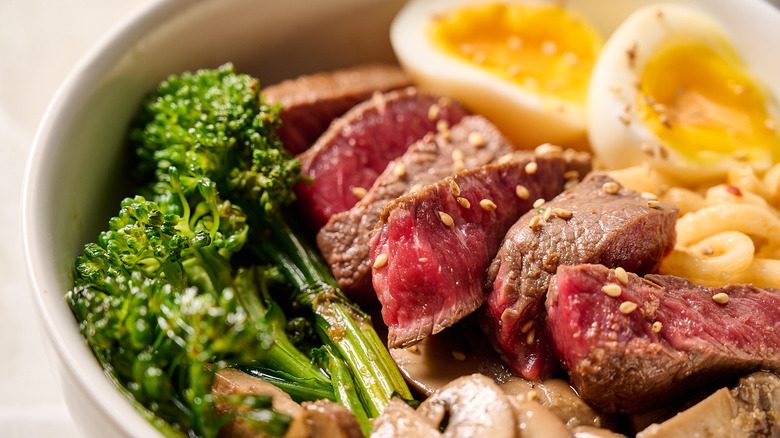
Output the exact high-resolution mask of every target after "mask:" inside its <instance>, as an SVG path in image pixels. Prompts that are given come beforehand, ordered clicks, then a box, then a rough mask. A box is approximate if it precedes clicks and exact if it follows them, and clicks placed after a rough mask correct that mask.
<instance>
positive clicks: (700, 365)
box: [546, 264, 780, 412]
mask: <svg viewBox="0 0 780 438" xmlns="http://www.w3.org/2000/svg"><path fill="white" fill-rule="evenodd" d="M627 278H628V280H627V281H625V278H624V279H623V280H624V281H623V282H621V281H620V280H618V279H617V278H616V276H615V271H614V270H611V269H609V268H607V267H605V266H603V265H595V264H586V265H579V266H561V267H560V268H558V272H557V273H556V275H555V276H554V277H553V278H552V280H551V282H550V290H549V292H548V295H547V302H546V307H547V315H548V316H547V330H548V332H549V333H550V339H551V341H552V342H551V344H552V346H553V350H554V351H555V354H556V355H557V356H558V358H560V360H561V363H562V364H563V366H564V368H565V369H566V370H568V372H569V376H570V381H571V383H572V384H573V385H574V387H575V388H576V389H577V392H578V393H579V394H580V396H581V397H582V398H583V399H584V400H586V401H587V402H589V403H592V404H594V405H596V406H598V407H600V408H601V409H603V410H604V411H606V412H638V411H646V410H648V409H653V408H657V407H659V406H663V405H665V404H669V402H670V401H672V400H673V399H674V397H675V396H678V395H680V394H681V393H683V392H687V391H692V390H694V389H696V388H697V387H700V386H701V385H704V384H726V383H727V382H728V379H731V378H734V377H738V376H741V375H744V374H747V373H750V372H752V371H758V370H769V371H774V372H779V371H780V290H778V289H773V288H766V289H760V288H757V287H754V286H752V285H746V284H732V285H728V286H724V287H719V288H710V287H705V286H702V285H698V284H693V283H691V282H690V281H688V280H686V279H684V278H680V277H675V276H672V275H647V276H645V277H644V278H641V277H639V276H637V275H635V274H631V273H629V274H628V276H627ZM605 285H617V286H619V287H620V289H619V295H617V296H614V297H613V296H610V295H608V294H606V293H604V292H603V290H602V288H603V287H604V286H605ZM720 293H724V294H726V295H728V297H729V299H728V300H727V301H726V302H725V303H723V304H720V303H718V302H717V301H716V300H715V299H713V297H714V296H715V295H717V294H720ZM613 295H615V294H613ZM626 302H630V303H634V304H636V307H635V308H634V306H633V305H632V306H630V307H628V308H626V305H624V306H623V310H622V311H621V304H622V303H626ZM631 308H634V309H633V310H632V311H627V310H630V309H631Z"/></svg>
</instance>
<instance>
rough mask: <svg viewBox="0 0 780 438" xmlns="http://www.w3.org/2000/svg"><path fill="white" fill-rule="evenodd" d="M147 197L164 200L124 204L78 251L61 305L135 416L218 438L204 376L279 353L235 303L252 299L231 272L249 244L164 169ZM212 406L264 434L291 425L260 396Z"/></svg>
mask: <svg viewBox="0 0 780 438" xmlns="http://www.w3.org/2000/svg"><path fill="white" fill-rule="evenodd" d="M154 189H155V192H156V193H160V194H164V195H161V196H158V197H157V199H156V200H155V201H152V200H147V199H146V198H144V197H143V196H136V197H134V198H128V199H125V200H124V201H122V204H121V210H120V211H119V214H118V215H117V216H116V217H114V218H112V219H111V220H110V221H109V229H108V230H107V231H105V232H103V233H101V234H100V236H99V239H98V242H97V243H90V244H87V245H86V246H85V248H84V253H83V254H82V255H81V256H79V257H78V258H77V260H76V278H75V287H74V289H73V290H71V291H69V292H68V293H67V294H66V298H67V300H68V302H69V304H70V306H71V308H72V310H73V312H74V314H75V315H76V317H77V319H78V321H79V325H80V328H81V331H82V332H83V333H84V335H85V336H86V338H87V340H88V341H89V344H90V346H91V347H92V349H93V350H94V351H95V354H96V356H97V358H98V359H99V361H100V362H101V364H102V365H103V366H104V367H105V368H106V370H107V371H108V374H109V375H110V376H111V377H112V379H113V380H114V381H115V382H116V383H118V384H119V385H121V388H122V391H123V392H124V393H125V394H128V395H131V396H132V398H133V399H134V400H133V401H134V405H135V406H136V407H137V408H138V409H139V410H140V411H141V412H142V414H143V415H144V417H146V418H148V419H150V420H152V423H153V424H154V425H155V426H157V427H158V429H160V431H161V432H163V433H164V434H165V435H166V436H177V435H181V434H185V435H190V434H195V435H198V436H216V433H217V431H218V430H219V428H220V426H221V425H222V424H223V423H224V421H227V420H228V419H229V418H230V417H222V418H217V415H216V411H215V402H216V401H217V400H215V397H213V396H212V395H211V394H210V389H211V382H212V378H213V374H214V373H215V372H216V371H218V370H219V369H221V368H223V367H225V366H227V365H229V364H235V363H239V364H241V363H245V364H248V363H253V362H254V361H255V360H258V359H262V358H263V357H265V356H267V355H268V354H269V353H271V352H272V351H273V349H274V345H276V344H275V339H274V336H273V333H274V331H273V330H272V328H271V325H272V324H273V323H272V322H269V320H268V319H266V318H264V317H262V315H260V316H258V315H256V314H254V312H252V315H250V312H248V309H247V308H246V307H244V305H242V303H241V299H240V297H241V296H242V295H251V296H256V295H257V294H258V290H257V287H256V281H255V275H256V273H255V271H254V270H253V269H245V270H235V269H233V267H232V266H231V263H230V258H231V257H232V256H233V255H234V254H236V253H237V252H238V251H239V250H241V248H242V247H243V246H244V244H245V242H246V240H247V235H248V227H247V225H246V215H245V214H244V213H243V211H242V210H241V209H240V208H238V207H237V206H235V205H233V204H231V203H230V202H227V201H222V200H220V199H219V198H218V196H217V194H216V191H215V187H214V184H213V183H212V182H211V181H210V180H208V179H206V178H199V179H191V180H189V181H188V185H187V187H186V188H185V187H183V186H182V184H181V182H180V181H179V178H178V175H177V172H175V171H173V172H172V173H171V175H170V178H168V181H167V182H160V183H158V184H157V185H155V187H154ZM185 192H187V195H186V196H185ZM220 401H222V402H225V403H234V404H238V405H240V406H243V407H244V408H245V409H246V410H245V411H243V413H242V414H241V416H242V417H246V418H247V421H250V422H251V423H252V424H255V425H257V426H258V427H262V428H263V429H265V430H267V431H269V433H276V434H281V433H283V432H284V430H286V428H287V425H288V424H289V422H290V420H291V419H290V418H289V417H287V416H285V415H281V414H279V413H276V412H274V411H273V410H272V409H271V408H270V404H269V401H268V400H262V398H256V397H255V398H248V397H245V398H233V399H230V400H220ZM159 419H162V420H164V422H162V421H159ZM258 419H263V421H258Z"/></svg>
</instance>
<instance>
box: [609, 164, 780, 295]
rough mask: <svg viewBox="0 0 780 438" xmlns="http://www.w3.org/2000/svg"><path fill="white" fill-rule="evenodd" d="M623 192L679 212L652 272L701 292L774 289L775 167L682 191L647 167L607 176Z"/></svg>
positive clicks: (779, 259) (778, 183)
mask: <svg viewBox="0 0 780 438" xmlns="http://www.w3.org/2000/svg"><path fill="white" fill-rule="evenodd" d="M609 173H610V175H611V176H612V177H613V178H615V179H616V180H617V181H619V182H620V183H621V184H622V185H623V186H625V187H628V188H631V189H633V190H637V191H640V192H643V193H645V194H646V196H647V197H657V199H659V200H661V201H664V202H668V203H670V204H674V205H676V206H678V207H679V208H680V218H679V220H678V221H677V226H676V231H677V245H676V246H675V248H674V250H673V251H672V252H671V253H670V254H669V255H668V256H667V257H665V258H664V260H663V261H662V262H661V265H660V266H659V268H658V271H659V273H661V274H672V275H677V276H681V277H686V278H689V279H690V280H691V281H693V282H695V283H701V284H703V285H705V286H722V285H726V284H729V283H753V284H755V285H756V286H759V287H778V288H780V214H778V198H779V196H778V195H779V194H780V164H778V165H775V166H774V167H772V168H771V169H769V170H768V171H767V172H766V173H764V174H763V175H758V174H756V172H755V171H754V170H753V169H752V168H751V167H750V166H738V167H734V168H732V169H730V170H729V171H728V173H727V174H726V175H725V176H724V177H723V178H722V180H720V181H715V182H713V183H711V184H710V185H706V186H700V187H689V186H684V185H682V184H681V183H680V182H678V181H676V180H675V179H674V178H673V177H670V176H667V175H664V174H662V173H660V172H657V171H655V170H653V169H652V168H650V167H649V166H635V167H630V168H626V169H621V170H615V171H611V172H609Z"/></svg>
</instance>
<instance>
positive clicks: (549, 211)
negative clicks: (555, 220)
mask: <svg viewBox="0 0 780 438" xmlns="http://www.w3.org/2000/svg"><path fill="white" fill-rule="evenodd" d="M552 215H553V211H552V208H550V207H547V209H546V210H544V213H543V214H542V219H544V220H545V221H548V220H550V218H551V217H552Z"/></svg>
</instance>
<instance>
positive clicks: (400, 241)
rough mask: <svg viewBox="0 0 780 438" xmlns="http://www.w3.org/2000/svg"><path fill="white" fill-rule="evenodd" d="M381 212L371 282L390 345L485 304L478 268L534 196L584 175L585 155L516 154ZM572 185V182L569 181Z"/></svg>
mask: <svg viewBox="0 0 780 438" xmlns="http://www.w3.org/2000/svg"><path fill="white" fill-rule="evenodd" d="M512 157H513V158H514V159H512V160H507V162H503V161H504V160H501V161H502V163H501V164H489V165H487V166H484V167H481V168H478V169H472V170H468V171H464V172H462V173H458V174H456V175H454V176H450V177H447V178H445V179H444V180H442V181H440V182H438V183H436V184H433V185H429V186H425V187H423V188H422V189H420V190H418V191H415V192H413V193H411V194H409V195H406V196H402V197H400V198H398V199H397V200H395V201H393V202H391V203H390V204H388V205H387V207H385V210H384V211H383V212H382V216H381V217H380V223H379V224H378V225H377V228H376V229H375V230H374V232H373V233H372V237H371V263H372V268H373V269H372V280H373V285H374V290H375V291H376V294H377V298H378V299H379V302H380V303H381V304H382V318H383V319H384V321H385V323H386V324H387V326H388V342H389V345H390V346H391V347H398V346H408V345H412V344H414V343H416V342H418V341H420V340H422V339H423V338H425V337H426V336H428V335H431V334H435V333H438V332H440V331H441V330H443V329H445V328H446V327H449V326H451V325H452V324H454V323H455V322H457V321H459V320H460V319H462V318H463V317H465V316H466V315H468V314H470V313H471V312H473V311H474V310H476V309H477V308H478V307H479V306H480V305H482V303H483V302H484V301H485V293H484V286H483V284H484V280H485V269H486V268H487V267H488V265H489V264H490V261H491V260H492V259H493V257H494V256H495V254H496V251H498V248H499V246H500V244H501V240H502V239H503V237H504V234H505V233H506V230H508V229H509V227H510V226H511V225H512V224H513V223H515V221H517V218H518V217H520V215H522V214H523V213H524V212H525V211H527V210H528V209H530V208H531V207H532V204H533V202H534V200H535V199H537V198H539V197H553V196H555V195H556V194H558V193H560V192H561V191H562V190H563V189H564V187H565V186H566V184H567V177H572V175H571V174H572V173H574V176H573V177H574V178H576V176H577V175H584V174H586V173H587V172H589V171H590V156H589V155H587V154H582V153H576V152H573V151H566V152H564V153H560V152H557V153H550V154H545V155H543V156H535V155H533V154H530V153H528V152H525V153H523V152H518V153H517V154H516V155H513V156H512ZM575 182H576V181H575Z"/></svg>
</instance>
